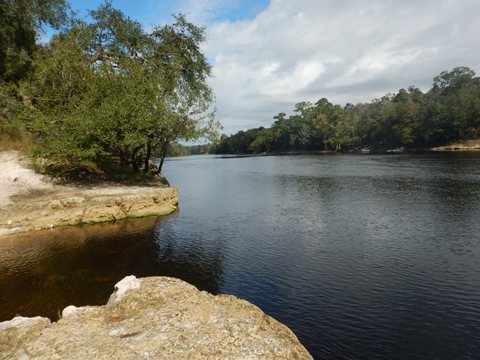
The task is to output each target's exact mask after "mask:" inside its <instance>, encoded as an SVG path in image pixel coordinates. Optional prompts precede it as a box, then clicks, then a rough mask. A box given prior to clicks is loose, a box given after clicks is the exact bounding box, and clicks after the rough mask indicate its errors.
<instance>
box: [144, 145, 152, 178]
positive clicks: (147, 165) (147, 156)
mask: <svg viewBox="0 0 480 360" xmlns="http://www.w3.org/2000/svg"><path fill="white" fill-rule="evenodd" d="M151 156H152V144H151V143H149V142H148V143H147V153H146V154H145V162H144V164H145V165H144V169H143V171H144V172H145V173H148V171H149V170H150V157H151Z"/></svg>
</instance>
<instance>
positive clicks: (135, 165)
mask: <svg viewBox="0 0 480 360" xmlns="http://www.w3.org/2000/svg"><path fill="white" fill-rule="evenodd" d="M142 147H143V145H142V146H137V147H135V148H134V149H133V151H132V157H131V160H130V161H131V164H132V167H133V170H134V171H135V172H138V171H139V170H140V160H139V159H137V152H138V150H140V149H141V148H142Z"/></svg>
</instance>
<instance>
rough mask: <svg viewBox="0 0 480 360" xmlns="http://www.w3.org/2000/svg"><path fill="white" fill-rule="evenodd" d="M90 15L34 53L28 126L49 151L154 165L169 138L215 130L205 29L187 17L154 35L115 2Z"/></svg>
mask: <svg viewBox="0 0 480 360" xmlns="http://www.w3.org/2000/svg"><path fill="white" fill-rule="evenodd" d="M90 15H91V18H92V21H91V22H90V23H86V22H82V21H77V22H76V23H75V24H73V26H72V27H71V29H69V30H68V31H64V32H62V33H60V34H59V35H57V36H55V37H54V38H53V39H52V41H51V42H50V43H49V44H48V45H47V46H45V48H44V49H42V50H41V51H40V52H39V53H38V55H37V56H36V57H35V62H34V64H35V73H34V76H33V78H32V82H31V83H30V84H29V85H28V86H27V91H28V94H29V96H31V98H32V101H33V104H34V110H32V111H31V113H32V114H31V116H30V117H29V119H30V122H31V123H30V124H29V125H30V126H31V128H32V129H33V130H34V131H35V132H36V133H37V135H38V137H39V139H41V140H42V141H41V146H40V147H39V153H40V154H41V155H42V156H46V157H49V158H53V159H57V160H61V161H64V162H71V161H85V160H91V161H94V162H96V163H99V164H102V163H107V162H112V161H113V162H117V163H119V164H120V165H122V166H131V167H132V168H133V169H134V170H135V171H138V170H140V169H141V168H143V169H144V171H145V172H148V171H149V169H150V159H151V156H152V154H153V153H160V157H161V163H160V170H161V166H162V164H163V159H164V157H165V155H166V151H167V147H168V145H169V144H170V143H171V142H173V141H176V140H180V139H182V140H193V139H197V138H199V137H204V136H214V135H215V129H216V127H217V126H218V124H217V123H215V122H214V121H213V113H212V112H211V111H209V107H210V104H211V102H212V101H213V94H212V91H211V89H210V88H209V86H208V84H207V79H208V77H209V76H210V72H211V69H210V65H209V64H208V62H207V60H206V58H205V56H204V55H203V53H202V52H201V50H200V44H201V42H202V41H204V29H203V28H199V27H197V26H195V25H193V24H191V23H189V22H188V21H187V20H186V18H185V17H184V16H183V15H179V16H176V17H175V23H174V24H172V25H165V26H163V27H155V28H154V29H153V31H152V32H151V33H146V32H145V31H144V30H143V29H142V27H141V26H140V24H139V23H137V22H135V21H133V20H131V19H130V18H127V17H125V15H124V14H123V13H122V12H120V11H119V10H116V9H114V8H113V7H112V5H111V4H110V3H105V4H104V5H102V6H101V7H100V8H99V9H98V10H95V11H92V12H91V13H90Z"/></svg>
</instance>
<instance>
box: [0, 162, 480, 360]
mask: <svg viewBox="0 0 480 360" xmlns="http://www.w3.org/2000/svg"><path fill="white" fill-rule="evenodd" d="M164 166H165V169H164V173H165V175H166V176H167V178H168V179H169V181H170V182H171V183H172V185H175V186H177V187H178V188H179V189H180V209H179V211H178V212H177V213H175V214H173V215H171V216H168V217H165V218H161V219H152V218H150V219H138V220H129V221H125V222H121V223H119V224H118V223H117V224H105V225H96V226H89V227H87V226H85V227H76V228H69V229H63V230H56V231H46V232H40V233H35V234H31V235H23V236H16V237H12V238H9V239H2V241H1V242H0V304H1V305H2V306H1V309H0V320H6V319H10V318H11V317H13V316H14V315H15V314H21V315H26V316H28V315H29V316H33V315H44V316H45V315H46V316H49V317H51V318H56V316H57V314H58V312H59V310H61V309H62V308H63V307H65V306H66V305H69V304H75V305H84V304H102V303H105V302H106V301H107V299H108V296H109V294H110V293H111V292H112V290H113V284H114V283H115V282H116V281H118V280H120V279H121V278H122V277H123V276H125V275H130V274H135V275H137V276H148V275H169V276H175V277H179V278H182V279H184V280H187V281H189V282H190V283H193V284H194V285H196V286H197V287H199V288H201V289H204V290H208V291H210V292H213V293H229V294H234V295H237V296H239V297H242V298H245V299H247V300H249V301H251V302H253V303H254V304H256V305H257V306H259V307H260V308H261V309H262V310H264V311H265V312H266V313H267V314H269V315H272V316H273V317H275V318H276V319H278V320H279V321H281V322H283V323H285V324H286V325H288V326H289V327H290V328H291V329H292V330H293V331H294V332H295V334H296V335H297V336H298V338H299V339H300V340H301V342H302V343H303V344H304V345H305V346H306V347H307V349H308V350H309V351H310V352H311V353H312V355H314V357H315V358H317V359H479V358H480V154H469V153H455V154H453V153H448V154H400V155H388V156H387V155H333V154H332V155H301V156H260V157H240V158H238V157H237V158H235V157H215V156H192V157H185V158H176V159H169V160H168V161H167V162H166V163H165V165H164Z"/></svg>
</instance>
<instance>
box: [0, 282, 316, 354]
mask: <svg viewBox="0 0 480 360" xmlns="http://www.w3.org/2000/svg"><path fill="white" fill-rule="evenodd" d="M0 357H3V358H8V359H10V358H11V359H311V358H312V357H311V356H310V354H309V353H308V352H307V351H306V350H305V348H304V347H303V346H302V345H301V344H300V343H299V341H298V340H297V338H296V337H295V335H294V334H293V333H292V331H290V330H289V329H288V328H287V327H286V326H285V325H282V324H281V323H279V322H278V321H276V320H274V319H273V318H271V317H270V316H267V315H265V314H264V313H263V312H262V311H261V310H260V309H259V308H257V307H256V306H254V305H252V304H250V303H248V302H247V301H244V300H240V299H238V298H236V297H234V296H229V295H217V296H213V295H210V294H208V293H206V292H203V291H199V290H197V289H196V288H195V287H194V286H192V285H189V284H188V283H186V282H183V281H181V280H178V279H173V278H168V277H152V278H142V279H137V278H135V277H134V276H129V277H126V278H124V279H123V280H122V281H120V282H119V283H118V284H117V285H116V291H115V292H114V293H113V294H112V296H111V297H110V300H109V301H108V303H107V305H105V306H86V307H81V308H76V307H74V306H69V307H67V308H65V309H64V310H63V313H62V318H61V319H60V320H59V321H58V322H56V323H52V324H51V323H50V322H49V320H48V319H45V318H20V317H17V318H14V319H13V320H10V321H7V322H3V323H0Z"/></svg>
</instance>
